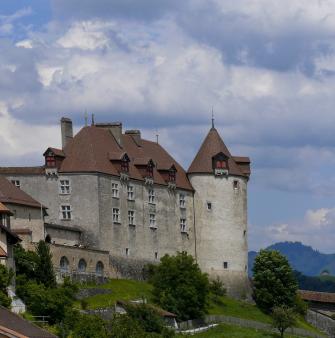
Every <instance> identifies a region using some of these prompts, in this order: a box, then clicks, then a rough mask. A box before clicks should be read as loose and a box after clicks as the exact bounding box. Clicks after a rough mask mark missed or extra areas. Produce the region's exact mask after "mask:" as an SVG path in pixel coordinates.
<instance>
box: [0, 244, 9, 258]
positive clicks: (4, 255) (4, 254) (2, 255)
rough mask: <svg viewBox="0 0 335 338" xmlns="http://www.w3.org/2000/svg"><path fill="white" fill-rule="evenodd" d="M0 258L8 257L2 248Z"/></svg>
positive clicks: (0, 248)
mask: <svg viewBox="0 0 335 338" xmlns="http://www.w3.org/2000/svg"><path fill="white" fill-rule="evenodd" d="M0 257H7V252H6V251H5V250H4V249H3V248H2V247H1V246H0Z"/></svg>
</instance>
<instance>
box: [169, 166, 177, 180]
mask: <svg viewBox="0 0 335 338" xmlns="http://www.w3.org/2000/svg"><path fill="white" fill-rule="evenodd" d="M169 182H171V183H175V182H176V171H175V170H174V169H171V170H170V171H169Z"/></svg>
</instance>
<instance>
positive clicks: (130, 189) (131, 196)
mask: <svg viewBox="0 0 335 338" xmlns="http://www.w3.org/2000/svg"><path fill="white" fill-rule="evenodd" d="M127 198H128V200H129V201H133V200H134V199H135V193H134V186H132V185H128V186H127Z"/></svg>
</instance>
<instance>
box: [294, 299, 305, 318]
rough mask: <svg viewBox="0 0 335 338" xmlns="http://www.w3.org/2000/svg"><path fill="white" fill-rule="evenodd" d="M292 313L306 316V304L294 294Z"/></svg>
mask: <svg viewBox="0 0 335 338" xmlns="http://www.w3.org/2000/svg"><path fill="white" fill-rule="evenodd" d="M293 309H294V312H295V313H297V314H299V315H301V316H306V313H307V310H308V305H307V303H306V302H305V301H304V300H303V299H302V298H301V297H300V296H299V294H296V296H295V302H294V307H293Z"/></svg>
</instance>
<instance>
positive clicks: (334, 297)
mask: <svg viewBox="0 0 335 338" xmlns="http://www.w3.org/2000/svg"><path fill="white" fill-rule="evenodd" d="M298 293H299V295H300V296H301V298H302V299H303V300H307V301H314V302H320V303H335V293H330V292H317V291H307V290H299V291H298Z"/></svg>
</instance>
